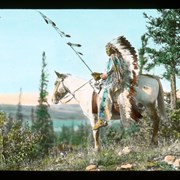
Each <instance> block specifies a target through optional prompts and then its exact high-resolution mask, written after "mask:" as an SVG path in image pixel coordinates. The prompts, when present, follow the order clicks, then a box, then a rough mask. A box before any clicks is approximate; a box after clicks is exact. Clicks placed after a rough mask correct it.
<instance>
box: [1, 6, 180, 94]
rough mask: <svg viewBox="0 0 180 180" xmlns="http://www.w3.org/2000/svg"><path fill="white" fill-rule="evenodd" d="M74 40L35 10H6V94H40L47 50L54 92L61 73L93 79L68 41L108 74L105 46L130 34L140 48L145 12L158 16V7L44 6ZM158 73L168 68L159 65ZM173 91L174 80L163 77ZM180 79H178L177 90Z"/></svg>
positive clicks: (3, 57)
mask: <svg viewBox="0 0 180 180" xmlns="http://www.w3.org/2000/svg"><path fill="white" fill-rule="evenodd" d="M38 11H40V12H42V13H43V14H44V15H46V16H47V17H48V18H50V19H51V20H52V21H54V22H55V23H56V26H57V27H58V28H59V29H60V30H61V31H63V32H65V33H67V34H69V35H71V38H62V37H61V36H60V35H59V34H58V33H57V32H56V31H55V29H54V28H53V27H52V26H51V25H49V24H46V22H45V21H44V19H43V18H42V16H41V15H40V14H39V13H38V12H37V11H36V10H35V9H33V10H30V9H0V49H1V50H0V94H2V93H18V92H19V91H20V88H22V92H33V93H34V92H38V91H39V83H40V74H41V68H42V53H43V51H45V53H46V62H47V73H48V74H49V76H48V80H49V83H48V91H52V89H53V87H54V81H55V79H56V75H55V73H54V71H58V72H60V73H71V74H73V75H76V76H79V77H83V78H85V79H87V80H89V79H91V78H92V77H91V72H90V71H89V69H88V68H87V67H86V66H85V64H83V62H82V61H81V60H80V59H79V57H78V56H77V55H76V54H75V52H74V51H73V50H72V49H71V48H70V47H69V46H68V45H67V44H66V43H67V42H71V43H79V44H81V45H82V47H80V48H78V49H77V48H76V49H77V50H78V51H80V52H81V53H83V56H82V58H83V60H84V61H85V62H86V64H88V66H89V67H90V69H91V70H92V71H96V72H103V71H104V68H105V63H106V60H107V58H108V57H107V56H106V53H105V45H106V44H107V43H108V42H109V41H111V40H112V39H114V38H116V37H118V36H122V35H123V36H125V37H126V38H127V39H128V40H129V41H130V42H131V44H132V46H133V47H134V48H135V49H136V51H137V52H138V49H139V48H140V47H141V36H142V35H143V34H144V33H145V32H146V31H147V30H146V25H147V24H146V19H145V18H144V17H143V12H146V13H147V14H148V15H152V16H153V17H156V16H157V11H156V10H155V9H119V10H118V9H112V10H111V9H106V10H103V9H99V10H98V9H84V10H83V9H79V10H78V9H64V10H63V9H57V10H56V9H53V10H51V9H46V10H43V9H40V10H38ZM152 73H154V74H155V75H161V73H162V70H159V69H154V70H153V71H152ZM162 83H163V87H164V89H166V90H170V85H169V82H167V81H162ZM179 88H180V80H179V79H177V89H179Z"/></svg>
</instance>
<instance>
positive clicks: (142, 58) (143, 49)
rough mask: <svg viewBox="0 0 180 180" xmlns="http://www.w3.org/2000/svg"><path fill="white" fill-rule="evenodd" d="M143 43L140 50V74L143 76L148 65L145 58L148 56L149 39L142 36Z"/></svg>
mask: <svg viewBox="0 0 180 180" xmlns="http://www.w3.org/2000/svg"><path fill="white" fill-rule="evenodd" d="M141 42H142V47H141V48H140V49H139V50H138V53H139V59H138V61H139V74H143V69H144V66H145V64H146V63H147V58H146V57H145V54H146V47H147V42H148V38H147V37H146V35H145V34H144V35H142V36H141Z"/></svg>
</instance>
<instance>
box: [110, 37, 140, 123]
mask: <svg viewBox="0 0 180 180" xmlns="http://www.w3.org/2000/svg"><path fill="white" fill-rule="evenodd" d="M110 43H111V44H112V45H113V46H114V47H115V48H116V49H117V50H118V51H119V52H120V54H121V56H122V59H123V63H124V65H123V68H124V69H123V71H124V77H125V78H124V79H123V81H124V83H125V82H126V86H124V88H125V89H126V90H128V91H129V94H128V96H127V97H128V99H129V102H130V104H131V108H130V109H131V117H132V118H133V119H134V120H136V121H137V120H138V119H139V118H141V117H142V116H141V114H140V113H139V112H137V110H136V107H135V100H134V96H135V88H134V87H135V86H137V76H138V74H139V69H138V63H137V62H138V61H137V54H136V51H135V49H134V47H132V45H131V43H130V42H129V41H128V40H127V39H126V38H125V37H124V36H119V37H117V38H115V39H113V40H112V41H111V42H110Z"/></svg>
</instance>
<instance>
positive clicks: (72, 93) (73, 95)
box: [59, 78, 93, 104]
mask: <svg viewBox="0 0 180 180" xmlns="http://www.w3.org/2000/svg"><path fill="white" fill-rule="evenodd" d="M92 79H93V78H92ZM92 79H90V80H89V81H87V82H86V83H84V84H83V85H82V86H80V87H79V88H77V89H76V90H74V92H71V91H70V90H69V89H68V88H67V87H66V86H65V85H64V83H63V81H59V82H62V85H63V87H64V89H65V90H66V91H67V92H68V93H70V94H71V95H72V97H71V98H70V99H69V100H67V101H66V102H65V104H66V103H68V102H69V101H71V100H72V99H73V98H74V99H75V100H76V101H77V102H78V103H79V101H78V100H77V99H76V97H75V94H74V93H75V92H77V91H78V90H79V89H81V88H82V87H84V86H85V85H86V84H88V83H89V82H91V81H92ZM90 85H91V84H90ZM65 97H66V96H65Z"/></svg>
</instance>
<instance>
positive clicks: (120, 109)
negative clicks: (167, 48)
mask: <svg viewBox="0 0 180 180" xmlns="http://www.w3.org/2000/svg"><path fill="white" fill-rule="evenodd" d="M110 43H111V44H112V45H113V46H114V48H115V49H116V50H117V52H118V53H120V54H121V56H122V62H121V66H122V69H121V72H120V74H121V76H120V78H121V79H120V80H121V82H118V84H117V85H116V86H115V87H114V88H113V89H114V91H113V92H110V93H109V96H108V101H107V104H106V110H105V115H106V118H107V119H108V120H110V119H113V120H115V119H118V120H121V121H120V122H121V123H122V125H123V126H126V122H128V121H129V120H135V121H138V120H139V119H140V118H142V113H143V111H145V110H146V112H147V114H148V116H149V117H150V118H151V120H152V121H153V133H152V140H151V142H152V143H154V144H157V142H158V129H159V121H160V118H162V119H166V112H165V106H164V96H163V94H164V93H163V88H162V85H161V82H160V80H159V78H158V77H156V76H151V75H138V65H137V55H136V51H135V50H134V48H133V47H132V46H131V44H130V42H129V41H128V40H127V39H126V38H125V37H124V36H119V37H118V38H115V39H113V40H112V41H111V42H110ZM56 74H57V80H56V82H55V87H54V92H53V97H52V101H53V102H54V103H58V102H59V101H60V100H61V99H62V98H64V97H65V96H66V94H71V95H72V97H73V98H74V99H76V101H77V102H78V103H79V105H80V106H81V108H82V111H83V113H84V114H85V115H86V116H87V118H88V119H89V120H90V124H91V126H92V127H94V125H95V123H96V121H97V115H98V109H99V104H100V102H101V97H102V91H100V93H99V94H98V93H95V89H94V87H93V86H92V81H91V80H90V81H88V82H86V81H85V80H83V79H81V78H77V77H74V76H72V75H70V74H60V73H58V72H56ZM157 110H158V112H157ZM158 113H159V115H158ZM93 137H94V147H95V149H96V150H99V149H100V145H99V130H93Z"/></svg>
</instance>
